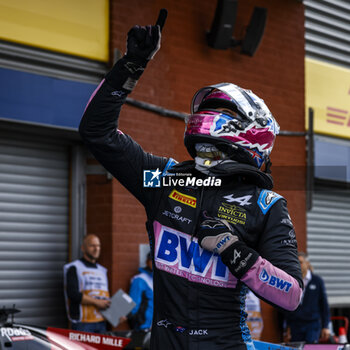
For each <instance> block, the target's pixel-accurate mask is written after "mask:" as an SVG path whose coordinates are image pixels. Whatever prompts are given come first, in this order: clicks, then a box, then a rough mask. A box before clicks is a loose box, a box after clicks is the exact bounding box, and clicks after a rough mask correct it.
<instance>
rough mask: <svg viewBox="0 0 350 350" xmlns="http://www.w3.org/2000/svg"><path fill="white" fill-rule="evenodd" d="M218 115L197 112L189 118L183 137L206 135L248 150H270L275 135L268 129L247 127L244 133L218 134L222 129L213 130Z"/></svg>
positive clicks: (238, 131) (215, 113)
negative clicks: (236, 144)
mask: <svg viewBox="0 0 350 350" xmlns="http://www.w3.org/2000/svg"><path fill="white" fill-rule="evenodd" d="M219 118H220V113H217V112H209V111H206V112H199V113H196V114H193V115H191V116H190V117H189V120H188V123H187V128H186V132H185V135H198V134H199V135H208V136H215V137H219V138H222V139H226V140H229V141H231V142H234V143H238V144H240V145H241V146H245V147H249V148H259V147H258V146H260V149H259V150H260V151H263V150H269V149H272V147H273V144H274V140H275V135H274V134H273V131H272V130H270V128H269V127H262V128H261V127H256V126H255V125H254V126H251V127H250V128H249V127H248V128H247V129H246V130H245V131H244V130H242V131H240V130H237V131H229V132H224V133H220V132H221V131H222V130H223V129H218V130H215V128H216V124H217V121H218V120H219Z"/></svg>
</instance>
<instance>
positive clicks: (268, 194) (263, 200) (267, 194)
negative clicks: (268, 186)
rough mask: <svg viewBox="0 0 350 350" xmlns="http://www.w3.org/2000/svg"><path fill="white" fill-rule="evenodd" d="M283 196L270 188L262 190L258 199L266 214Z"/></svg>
mask: <svg viewBox="0 0 350 350" xmlns="http://www.w3.org/2000/svg"><path fill="white" fill-rule="evenodd" d="M281 198H283V197H282V196H281V195H279V194H278V193H276V192H273V191H269V190H262V191H261V192H260V196H259V199H258V205H259V207H260V209H261V211H262V212H263V213H264V214H266V213H267V212H268V211H269V210H270V208H271V207H272V205H273V204H274V203H276V202H277V201H278V200H279V199H281Z"/></svg>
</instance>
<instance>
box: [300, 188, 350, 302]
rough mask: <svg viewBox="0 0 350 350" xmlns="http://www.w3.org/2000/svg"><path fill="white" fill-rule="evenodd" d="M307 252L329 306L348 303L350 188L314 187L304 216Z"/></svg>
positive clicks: (349, 280)
mask: <svg viewBox="0 0 350 350" xmlns="http://www.w3.org/2000/svg"><path fill="white" fill-rule="evenodd" d="M307 247H308V254H309V258H310V261H311V264H312V265H313V267H314V269H315V273H318V274H320V275H321V276H322V277H323V279H324V281H325V283H326V288H327V294H328V299H329V302H330V305H331V306H350V293H349V291H350V269H349V266H350V191H349V190H345V189H343V190H337V189H331V188H325V187H317V188H316V191H315V193H314V194H313V206H312V210H311V211H310V212H309V213H308V215H307Z"/></svg>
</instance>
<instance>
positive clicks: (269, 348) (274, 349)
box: [253, 340, 300, 350]
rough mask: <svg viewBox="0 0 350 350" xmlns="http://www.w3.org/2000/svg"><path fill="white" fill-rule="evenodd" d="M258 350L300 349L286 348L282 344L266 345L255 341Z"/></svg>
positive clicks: (295, 349)
mask: <svg viewBox="0 0 350 350" xmlns="http://www.w3.org/2000/svg"><path fill="white" fill-rule="evenodd" d="M253 343H254V346H255V349H256V350H297V349H300V348H294V347H290V346H285V345H281V344H273V343H266V342H263V341H258V340H254V341H253Z"/></svg>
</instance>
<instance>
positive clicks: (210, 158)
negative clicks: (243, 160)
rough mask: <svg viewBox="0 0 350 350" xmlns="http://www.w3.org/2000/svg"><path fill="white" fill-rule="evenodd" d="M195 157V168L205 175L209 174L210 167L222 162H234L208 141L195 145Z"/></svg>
mask: <svg viewBox="0 0 350 350" xmlns="http://www.w3.org/2000/svg"><path fill="white" fill-rule="evenodd" d="M195 148H196V152H197V157H195V158H194V162H195V168H196V169H197V170H198V171H200V172H201V173H203V174H205V175H210V170H211V168H213V167H215V166H217V165H219V164H223V163H235V161H234V160H231V159H229V157H228V156H227V155H226V154H225V153H224V152H222V151H220V150H218V149H217V148H216V147H215V146H214V145H212V144H210V143H197V144H196V145H195Z"/></svg>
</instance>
